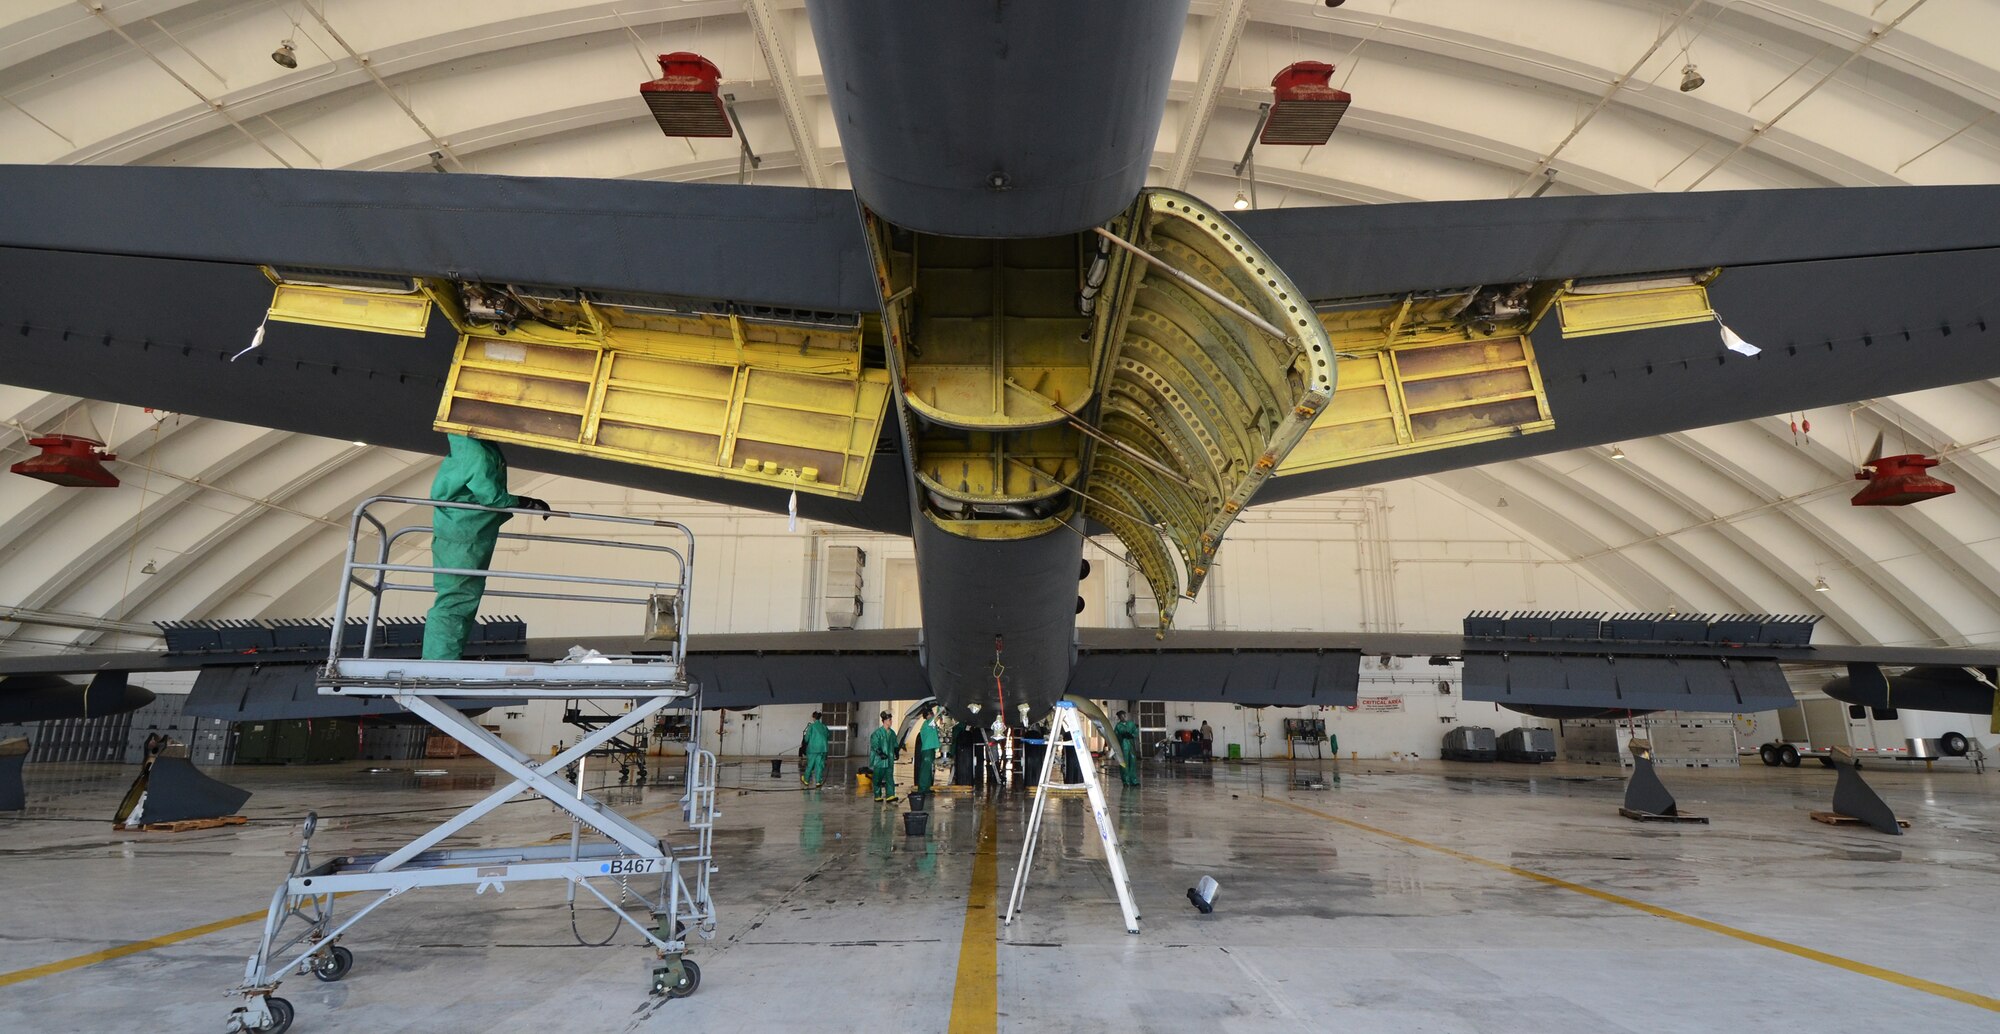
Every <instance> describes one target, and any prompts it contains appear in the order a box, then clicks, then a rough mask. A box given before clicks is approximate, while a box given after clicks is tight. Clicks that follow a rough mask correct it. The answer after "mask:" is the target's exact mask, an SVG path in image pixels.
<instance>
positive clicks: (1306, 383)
mask: <svg viewBox="0 0 2000 1034" xmlns="http://www.w3.org/2000/svg"><path fill="white" fill-rule="evenodd" d="M870 231H871V236H870V240H871V243H872V244H873V246H874V248H875V254H876V262H877V276H878V278H879V280H880V289H881V293H882V297H883V299H884V312H883V325H884V328H885V330H886V345H887V349H888V356H889V365H890V371H891V374H892V377H893V378H894V380H895V382H896V383H897V384H899V385H901V386H902V388H903V390H902V391H901V393H900V394H899V395H898V397H897V405H898V408H899V410H900V412H901V415H902V418H903V422H904V424H905V427H906V429H907V434H908V437H909V441H908V443H907V448H908V449H909V452H910V455H911V457H912V462H911V467H912V470H913V472H914V476H915V478H916V481H917V484H918V489H919V492H920V499H921V502H922V511H923V514H924V516H925V517H926V518H927V519H929V520H930V521H932V522H933V523H934V524H935V525H936V526H937V527H938V528H940V529H941V530H943V531H944V532H946V533H948V534H951V535H955V536H958V537H960V538H964V539H970V540H987V541H1020V540H1026V539H1033V538H1037V537H1040V536H1044V535H1048V534H1051V533H1053V532H1055V531H1056V530H1057V529H1059V528H1061V527H1062V526H1063V525H1065V524H1072V523H1073V522H1074V520H1075V519H1077V518H1079V517H1084V518H1088V519H1090V520H1092V521H1095V522H1097V523H1099V524H1102V525H1103V526H1105V527H1108V528H1110V529H1111V530H1112V531H1113V532H1114V533H1115V534H1117V536H1118V537H1119V539H1120V541H1122V542H1123V543H1124V544H1125V546H1126V548H1127V549H1128V550H1129V551H1130V552H1131V554H1132V556H1133V558H1134V561H1135V562H1136V563H1137V564H1138V565H1139V567H1140V568H1141V569H1142V570H1143V571H1144V572H1145V574H1146V577H1147V579H1148V581H1149V582H1151V584H1152V586H1153V589H1154V592H1155V594H1156V595H1157V597H1158V598H1159V599H1160V600H1161V601H1162V605H1161V617H1162V622H1163V624H1164V623H1166V622H1168V621H1170V620H1171V618H1172V613H1173V604H1174V602H1175V601H1177V600H1178V599H1180V598H1182V597H1183V596H1187V595H1192V594H1194V593H1195V592H1196V591H1197V590H1198V589H1199V588H1200V586H1201V584H1202V581H1203V579H1204V578H1205V577H1206V576H1207V573H1208V567H1209V563H1210V560H1211V559H1212V558H1213V557H1214V555H1215V551H1216V549H1217V547H1218V546H1219V545H1220V543H1221V540H1222V537H1223V534H1224V533H1225V532H1226V530H1227V529H1228V527H1229V525H1230V523H1231V522H1233V521H1234V520H1235V519H1236V515H1237V514H1238V513H1239V512H1241V510H1242V508H1243V506H1244V505H1245V504H1246V503H1247V502H1248V501H1249V499H1250V498H1251V496H1253V495H1254V494H1255V493H1256V492H1257V491H1258V490H1259V488H1260V487H1261V486H1262V485H1263V484H1264V483H1265V481H1266V480H1268V479H1269V478H1270V477H1271V476H1272V475H1273V474H1274V472H1275V471H1276V469H1277V465H1278V463H1279V462H1281V461H1282V460H1283V459H1284V457H1285V455H1286V453H1287V452H1289V451H1290V450H1291V448H1292V447H1293V446H1294V445H1296V444H1297V443H1298V441H1299V440H1300V438H1301V437H1303V436H1304V434H1305V432H1306V428H1307V427H1308V426H1309V425H1310V424H1311V422H1312V420H1313V418H1314V417H1315V416H1316V415H1317V414H1318V412H1319V410H1320V407H1322V406H1324V405H1325V404H1326V401H1327V399H1328V398H1329V397H1331V395H1332V392H1333V374H1334V366H1333V356H1332V351H1331V349H1330V348H1329V347H1328V346H1327V343H1326V338H1325V334H1324V332H1323V330H1322V328H1321V326H1320V325H1319V323H1318V322H1317V321H1315V320H1314V318H1313V316H1312V313H1311V311H1310V309H1309V307H1308V306H1307V305H1306V304H1305V303H1304V302H1303V300H1302V299H1301V298H1300V297H1299V295H1298V292H1297V289H1296V288H1295V287H1293V286H1292V284H1291V281H1290V280H1289V279H1288V278H1287V277H1286V276H1285V273H1284V271H1283V270H1282V269H1281V268H1279V267H1278V266H1277V265H1276V264H1275V263H1273V262H1271V261H1270V260H1269V259H1268V258H1266V257H1265V256H1264V255H1263V253H1262V252H1261V251H1260V250H1259V249H1258V248H1257V246H1256V245H1255V244H1254V243H1252V242H1251V241H1250V240H1249V239H1247V238H1246V237H1245V236H1244V235H1243V233H1242V231H1241V230H1239V229H1237V228H1236V227H1235V226H1234V225H1232V224H1231V223H1230V222H1229V221H1228V220H1227V219H1225V218H1223V217H1222V216H1221V214H1220V213H1218V212H1216V211H1214V210H1213V209H1211V208H1209V207H1208V206H1207V205H1205V204H1203V203H1201V202H1200V201H1197V200H1195V199H1193V198H1191V197H1188V196H1187V195H1184V194H1180V193H1178V192H1174V191H1167V190H1148V191H1145V192H1143V193H1141V194H1140V195H1139V198H1138V200H1137V201H1136V202H1134V204H1133V205H1132V207H1131V208H1130V209H1129V210H1128V211H1127V212H1126V213H1124V215H1122V216H1121V217H1119V218H1117V219H1114V220H1112V221H1111V224H1110V225H1109V226H1108V227H1104V228H1100V229H1098V230H1095V231H1093V232H1085V233H1078V234H1073V235H1067V236H1062V237H1049V238H1039V239H1033V240H975V239H968V238H954V237H939V236H935V235H929V234H921V233H915V232H911V231H906V230H902V229H900V228H897V227H895V226H892V225H890V224H888V223H886V222H883V221H880V220H873V219H871V222H870ZM920 541H921V540H920ZM1058 602H1060V601H1058Z"/></svg>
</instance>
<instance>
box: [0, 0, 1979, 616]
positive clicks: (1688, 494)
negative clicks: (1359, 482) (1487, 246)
mask: <svg viewBox="0 0 2000 1034" xmlns="http://www.w3.org/2000/svg"><path fill="white" fill-rule="evenodd" d="M1996 38H2000V6H1995V5H1993V4H1990V3H1986V2H1983V0H1729V2H1721V3H1717V2H1710V0H1656V2H1647V0H1531V2H1530V0H1524V2H1521V3H1507V4H1496V3H1490V2H1487V0H1351V2H1349V3H1346V4H1344V5H1343V6H1340V7H1338V8H1328V7H1327V6H1325V5H1324V4H1323V3H1321V2H1319V0H1221V2H1209V0H1196V2H1195V4H1194V7H1193V14H1192V16H1191V17H1190V19H1189V24H1188V26H1187V30H1186V33H1185V35H1184V38H1183V41H1182V45H1181V54H1180V59H1179V64H1178V67H1177V69H1176V72H1175V81H1174V85H1173V89H1172V95H1171V101H1170V103H1169V106H1168V109H1167V112H1166V115H1165V119H1164V121H1163V123H1162V125H1161V127H1160V132H1159V137H1158V143H1157V145H1156V154H1155V162H1154V172H1153V180H1154V182H1157V183H1165V184H1169V185H1175V186H1185V187H1186V188H1187V189H1190V190H1193V191H1195V192H1196V193H1199V194H1202V195H1204V196H1206V197H1207V198H1208V199H1209V200H1211V201H1213V202H1217V203H1223V204H1226V203H1228V202H1229V201H1230V200H1231V199H1232V198H1233V197H1234V196H1235V194H1236V192H1237V191H1238V190H1244V191H1246V192H1248V193H1251V194H1253V195H1254V196H1255V197H1256V200H1257V202H1258V203H1259V204H1260V206H1262V207H1277V206H1299V205H1320V204H1344V203H1368V202H1385V201H1403V200H1437V199H1455V198H1487V197H1505V196H1517V195H1525V194H1533V193H1535V192H1537V191H1542V192H1545V193H1579V192H1582V193H1606V192H1625V191H1653V190H1691V189H1703V190H1708V189H1728V188H1761V187H1792V186H1848V185H1862V184H1905V183H1909V184H1931V183H1965V182H1995V181H2000V118H1996V117H1995V111H1996V109H2000V52H1996V51H1995V49H1994V48H1993V46H1992V40H1994V39H1996ZM286 40H289V41H291V44H292V46H293V50H294V53H295V54H296V60H297V67H296V68H292V69H287V68H284V67H281V66H280V65H279V64H277V63H275V62H274V61H273V60H272V58H271V53H272V50H273V48H275V47H277V46H278V45H279V44H280V42H281V41H286ZM1107 45H1115V42H1112V43H1108V44H1107ZM683 49H685V50H694V51H697V52H700V53H702V54H705V55H706V56H708V57H709V58H711V59H712V60H714V61H715V62H717V64H718V65H720V66H721V68H722V71H723V74H724V76H725V77H726V79H728V80H729V85H728V89H729V90H730V91H731V92H733V93H734V94H735V96H736V98H737V101H738V104H739V108H740V111H741V114H742V117H743V122H744V127H745V133H746V137H747V139H748V140H749V142H750V144H751V145H752V146H753V147H754V148H755V150H756V151H757V153H758V155H759V156H760V158H761V166H760V167H759V168H757V169H755V170H753V171H750V172H749V173H748V175H749V177H750V178H752V179H753V180H754V181H755V182H759V183H764V184H815V185H824V186H844V185H845V183H846V177H845V170H844V167H843V164H842V160H841V150H840V140H839V133H838V128H837V126H836V125H835V122H834V120H833V118H832V116H831V114H830V111H829V108H828V105H827V101H826V97H825V84H824V80H823V78H822V76H821V75H820V68H819V63H818V57H817V54H816V52H815V50H814V47H813V42H812V39H811V29H810V26H809V25H808V23H807V21H806V18H805V17H804V12H803V9H802V6H801V5H800V4H799V3H796V2H783V0H748V2H741V0H619V2H608V3H606V2H581V0H478V2H474V0H459V2H436V3H409V2H406V0H311V2H307V0H14V2H12V3H8V4H6V5H4V6H0V160H5V161H10V162H44V163H94V164H153V165H165V164H193V165H244V166H279V165H288V166H295V167H306V168H348V169H367V170H381V171H410V172H417V173H419V174H430V173H429V172H428V171H426V170H432V169H436V170H439V171H443V172H446V173H451V172H458V171H473V172H490V173H509V174H524V175H567V176H595V177H634V178H648V179H671V180H706V181H714V182H734V181H736V180H737V179H738V177H739V175H741V174H742V172H741V170H740V163H739V156H738V152H737V149H736V143H735V141H733V140H700V141H687V140H668V139H664V138H662V137H661V135H660V134H659V132H658V130H657V129H656V128H655V127H654V125H653V122H652V119H651V118H650V116H649V115H648V113H647V110H646V108H645V105H644V104H643V103H642V102H641V101H640V99H639V96H638V91H637V89H636V87H637V84H638V83H639V82H640V81H642V80H644V79H648V78H652V77H654V76H655V75H657V74H658V73H657V67H656V66H655V65H654V63H653V56H654V55H656V54H658V53H661V52H664V51H670V50H683ZM1308 58H1310V59H1318V60H1325V61H1330V62H1333V63H1334V64H1335V65H1337V66H1338V72H1337V73H1336V84H1337V85H1341V86H1343V87H1344V88H1345V89H1347V90H1349V91H1350V92H1352V93H1353V94H1354V96H1355V103H1354V107H1353V109H1352V110H1351V111H1350V112H1349V114H1348V115H1347V118H1346V120H1345V122H1344V123H1343V124H1342V126H1341V128H1340V130H1339V132H1338V133H1337V135H1336V136H1335V138H1334V141H1333V143H1332V144H1331V145H1329V146H1326V147H1320V148H1309V149H1287V148H1261V149H1260V150H1259V152H1258V154H1257V157H1256V162H1255V166H1254V177H1252V178H1245V177H1241V176H1239V175H1237V174H1236V173H1235V172H1234V171H1233V166H1235V164H1236V163H1237V161H1238V160H1239V159H1240V158H1241V157H1242V154H1243V150H1244V147H1245V145H1246V144H1247V142H1248V141H1249V138H1250V136H1251V135H1252V133H1253V131H1254V127H1255V122H1256V118H1257V108H1256V106H1257V102H1258V101H1259V100H1260V99H1263V98H1265V97H1267V96H1268V90H1267V88H1266V83H1267V82H1268V81H1269V79H1270V76H1271V75H1272V74H1273V73H1274V72H1275V71H1276V70H1277V69H1279V68H1280V67H1282V66H1284V65H1286V64H1288V63H1290V62H1292V61H1297V60H1302V59H1308ZM1688 65H1693V66H1695V68H1696V69H1697V70H1698V72H1699V74H1700V75H1701V76H1702V77H1704V79H1705V80H1706V81H1705V83H1704V84H1703V85H1702V86H1701V87H1700V88H1699V89H1698V90H1695V91H1693V92H1683V91H1682V90H1681V89H1680V88H1679V87H1680V84H1681V81H1682V77H1683V74H1684V73H1683V70H1684V68H1685V67H1686V66H1688ZM0 203H4V199H0ZM1996 402H2000V387H1996V386H1995V385H1994V384H1991V383H1975V384H1969V385H1961V386H1956V387H1950V388H1942V389H1937V390H1933V391H1928V392H1922V393H1918V394H1914V395H1910V396H1904V397H1899V398H1888V399H1877V400H1870V401H1866V402H1863V403H1859V404H1857V405H1855V406H1853V407H1851V409H1848V408H1843V409H1838V410H1821V411H1815V412H1813V413H1810V414H1804V415H1803V416H1804V417H1805V418H1806V419H1810V420H1811V421H1812V424H1813V432H1812V434H1811V435H1809V436H1804V435H1800V436H1795V435H1794V434H1793V433H1792V432H1791V431H1790V429H1789V427H1788V425H1789V423H1790V422H1791V421H1792V420H1793V419H1794V415H1791V414H1783V415H1774V416H1773V417H1771V418H1768V419H1762V420H1756V421H1748V422H1744V423H1740V424H1733V425H1728V426H1723V427H1716V428H1709V429H1705V430H1700V431H1692V432H1687V433H1683V434H1675V435H1668V436H1665V437H1663V438H1658V439H1651V440H1646V441H1633V442H1623V443H1618V444H1619V446H1620V450H1621V452H1622V453H1623V455H1624V457H1625V458H1624V459H1622V460H1621V459H1614V458H1612V452H1611V450H1610V449H1609V448H1603V449H1592V450H1582V451H1578V452H1571V453H1563V454H1557V455H1551V456H1545V457H1540V458H1536V459H1530V460H1520V461H1514V462H1508V463H1502V464H1497V465H1494V466H1489V467H1484V468H1479V469H1475V470H1468V471H1460V472H1456V473H1452V474H1447V475H1440V476H1438V477H1437V478H1435V479H1434V480H1435V481H1436V482H1437V483H1438V484H1440V485H1442V486H1443V487H1445V488H1446V489H1448V490H1449V491H1451V492H1454V493H1456V494H1457V495H1458V496H1459V497H1460V498H1462V499H1464V500H1466V501H1467V502H1469V503H1471V504H1472V505H1475V506H1478V507H1482V508H1485V509H1487V510H1488V511H1489V512H1490V513H1491V514H1492V515H1493V516H1495V517H1496V518H1498V519H1501V520H1503V521H1505V522H1507V523H1509V524H1511V525H1513V526H1515V527H1517V528H1519V529H1520V530H1521V531H1522V532H1523V533H1524V534H1526V535H1528V536H1530V537H1531V538H1533V539H1535V540H1536V541H1537V542H1539V543H1542V544H1544V545H1545V546H1547V547H1548V548H1549V549H1550V550H1551V551H1553V552H1554V553H1556V554H1557V555H1560V556H1566V557H1569V558H1572V559H1573V560H1574V561H1575V562H1576V563H1578V564H1580V565H1582V566H1583V567H1585V568H1586V569H1587V570H1588V571H1589V572H1590V573H1591V574H1592V575H1593V576H1595V577H1597V578H1599V579H1601V580H1602V581H1603V582H1604V583H1605V584H1607V585H1609V586H1612V587H1613V588H1615V589H1616V590H1617V591H1619V592H1620V593H1622V594H1623V595H1624V596H1625V597H1626V599H1627V600H1629V601H1630V603H1631V604H1632V605H1633V606H1635V607H1649V608H1661V609H1664V608H1665V607H1667V606H1675V607H1679V608H1681V609H1683V610H1688V609H1708V610H1723V609H1727V610H1749V611H1778V612H1799V611H1809V612H1823V613H1825V614H1826V615H1827V618H1828V622H1829V623H1828V625H1827V626H1825V627H1824V629H1823V631H1822V638H1823V639H1829V640H1837V639H1852V640H1856V641H1865V642H1890V643H1952V644H1956V643H1965V642H1975V641H1986V640H1991V639H1993V638H1994V637H1995V636H1996V635H2000V545H1996V543H1995V542H1994V541H1993V540H1994V539H1995V538H1996V537H2000V536H1996V534H1995V531H1994V529H1996V528H2000V464H1996V462H1995V461H1994V460H1993V459H1992V458H1990V453H1991V451H1992V450H1993V449H1994V448H1995V446H1996V444H2000V406H1996V405H1995V403H1996ZM0 421H4V427H0V448H4V451H5V453H6V456H5V458H6V459H7V460H12V459H14V458H17V457H18V455H19V454H20V453H22V452H23V451H25V445H24V441H23V438H24V435H25V434H26V433H28V432H30V431H47V430H55V429H58V428H60V427H68V428H69V429H71V430H75V429H78V428H80V427H81V426H83V425H84V424H86V423H89V424H92V425H94V426H95V427H96V428H97V429H98V430H99V431H100V432H102V433H104V434H106V435H109V436H110V437H111V440H112V443H113V446H114V447H115V448H116V449H117V450H118V451H119V452H120V453H121V454H122V455H123V457H124V458H125V459H126V461H128V463H127V466H126V467H125V468H124V470H123V471H122V472H123V473H125V474H126V475H127V480H128V483H130V482H138V483H140V484H142V485H143V486H144V488H145V492H144V493H143V495H144V498H145V504H144V505H143V506H142V507H139V508H138V509H137V510H136V511H135V510H134V508H133V507H132V506H130V505H125V504H123V503H120V504H117V505H114V504H113V503H112V502H111V501H110V500H108V499H106V498H104V497H102V496H98V495H93V494H91V493H87V492H72V491H66V490H62V489H44V488H42V487H40V486H37V485H34V484H32V483H28V482H24V481H22V480H20V479H12V480H10V481H9V482H8V486H7V491H5V492H0V587H4V591H0V607H6V608H10V609H9V610H7V611H0V613H15V612H17V611H18V610H26V611H31V612H34V613H33V614H31V615H28V616H32V617H35V618H36V622H35V623H33V624H23V623H19V622H7V621H0V637H4V638H5V639H7V640H8V641H10V642H11V644H12V645H14V646H17V647H18V646H30V647H32V648H39V649H47V648H48V646H49V645H53V644H56V643H70V642H75V643H88V642H93V641H98V640H100V639H101V638H102V637H104V636H106V635H107V634H111V635H115V634H116V632H117V631H119V630H120V629H121V628H129V627H130V626H129V625H126V624H125V623H126V622H135V621H142V620H147V619H151V618H154V617H163V616H173V617H199V616H204V615H216V616H250V613H253V612H254V606H253V608H252V609H251V610H249V611H246V609H245V608H246V606H252V605H251V604H248V603H247V602H246V601H252V600H261V601H268V610H269V612H271V613H293V612H297V611H298V610H300V609H301V607H303V606H309V605H310V604H308V603H307V601H308V599H310V598H312V597H311V594H309V593H306V594H302V593H304V590H302V589H301V588H300V587H301V585H303V584H305V582H306V580H307V579H308V578H309V576H312V575H315V574H317V573H319V572H320V569H321V567H322V566H323V565H321V564H320V563H319V562H318V561H316V560H312V559H310V558H311V557H313V556H318V555H324V554H330V553H331V552H332V551H333V545H332V543H333V542H334V541H335V540H336V539H337V537H338V535H339V532H338V531H337V529H336V527H335V522H334V521H332V520H330V519H329V517H330V516H332V515H338V514H341V513H343V512H345V511H346V510H347V509H348V508H349V507H350V506H351V505H352V502H353V501H354V500H356V499H358V498H360V497H362V496H365V495H368V494H372V493H375V492H380V491H385V490H397V491H415V492H421V491H422V488H423V486H424V484H425V482H426V480H427V476H428V471H429V463H430V461H429V460H428V459H426V458H424V457H419V456H414V455H409V454H404V453H397V452H391V451H388V450H381V449H371V448H365V447H359V446H356V445H354V444H352V443H348V442H335V441H328V440H325V439H319V438H311V437H306V436H301V435H292V434H284V433H279V432H272V431H265V430H260V429H256V428H249V427H242V426H238V425H232V424H223V423H219V422H215V421H204V420H199V419H193V418H186V417H179V416H174V415H170V414H148V413H142V412H138V411H135V410H133V409H131V408H129V407H126V408H119V407H112V406H108V405H104V404H93V403H89V402H85V401H81V400H77V399H71V398H63V397H55V396H49V395H46V394H43V393H39V392H33V391H27V390H24V389H18V388H11V387H0ZM1878 431H1885V432H1886V433H1887V434H1888V436H1889V440H1890V445H1891V449H1892V451H1897V443H1899V442H1900V443H1906V446H1907V447H1906V448H1904V449H1902V450H1901V451H1932V452H1942V454H1943V455H1944V458H1945V464H1944V466H1943V467H1941V468H1940V469H1939V473H1940V474H1942V475H1943V476H1944V477H1946V478H1947V479H1949V480H1952V481H1954V482H1956V483H1957V484H1958V485H1959V493H1958V495H1956V496H1954V497H1952V498H1950V499H1947V500H1941V501H1937V502H1932V503H1928V504H1926V505H1924V506H1921V507H1906V508H1899V509H1861V508H1853V507H1850V506H1848V505H1847V502H1846V497H1847V496H1848V495H1849V494H1851V493H1850V492H1848V491H1847V489H1849V488H1850V487H1852V485H1853V482H1852V481H1850V480H1849V477H1850V475H1851V473H1852V470H1853V463H1854V461H1855V459H1856V458H1857V454H1858V453H1859V452H1861V451H1865V449H1866V447H1867V441H1868V440H1869V439H1871V438H1872V437H1873V436H1874V435H1875V433H1877V432H1878ZM107 495H108V493H107ZM145 565H150V567H151V568H152V569H151V570H150V571H148V570H145ZM142 572H143V576H142ZM1819 578H1824V579H1825V581H1826V583H1827V585H1828V586H1829V587H1830V588H1831V590H1832V591H1830V592H1825V593H1816V592H1814V591H1813V588H1814V583H1815V580H1816V579H1819ZM287 608H289V609H287ZM17 616H20V615H18V614H17ZM71 626H75V627H71Z"/></svg>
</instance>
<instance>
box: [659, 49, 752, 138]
mask: <svg viewBox="0 0 2000 1034" xmlns="http://www.w3.org/2000/svg"><path fill="white" fill-rule="evenodd" d="M639 96H641V97H643V98H645V100H646V107H648V108H651V109H652V111H653V121H655V122H658V123H659V124H660V132H662V133H665V134H667V135H668V136H729V135H730V128H729V111H728V110H727V109H726V108H724V107H723V106H722V71H721V70H720V69H718V68H716V67H715V62H713V61H710V60H709V59H707V58H705V57H702V56H701V55H700V54H691V53H688V52H687V51H685V50H681V51H675V52H674V53H672V54H661V55H660V78H658V79H655V80H653V81H652V82H649V83H640V84H639Z"/></svg>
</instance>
